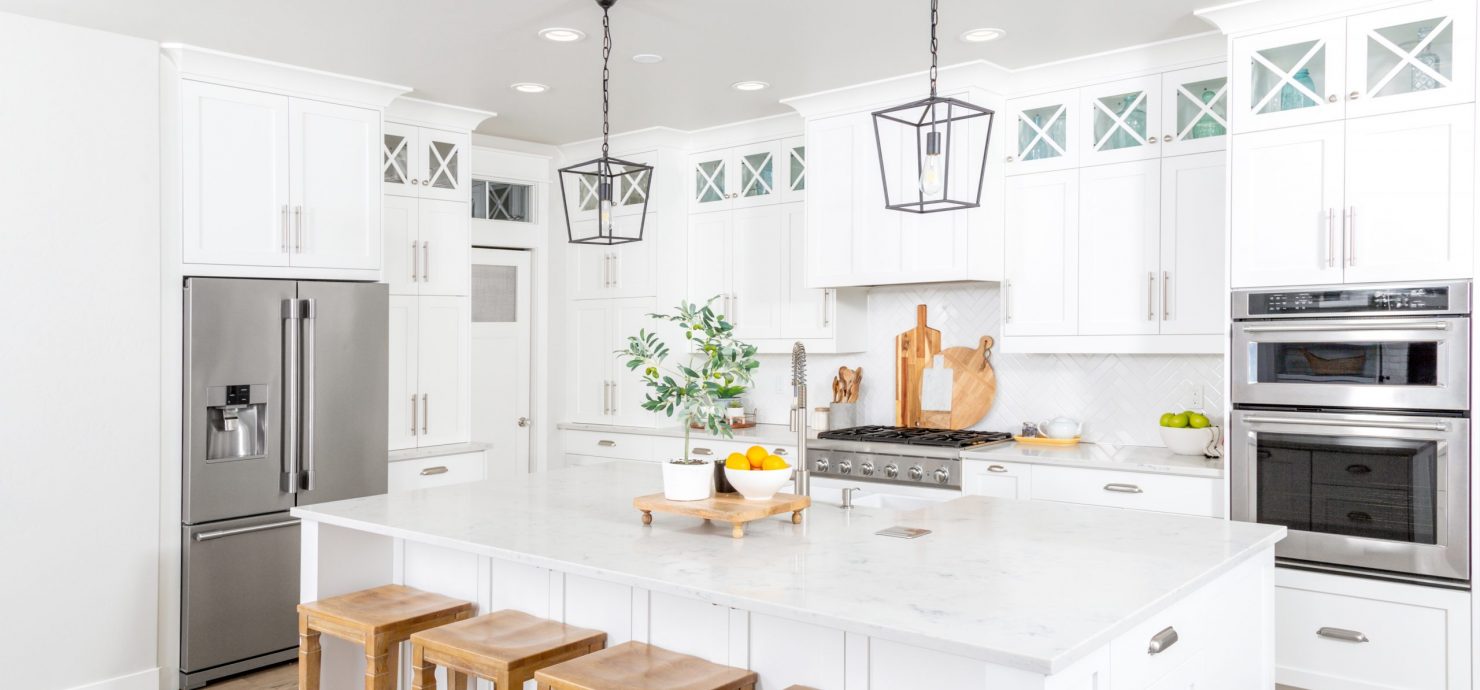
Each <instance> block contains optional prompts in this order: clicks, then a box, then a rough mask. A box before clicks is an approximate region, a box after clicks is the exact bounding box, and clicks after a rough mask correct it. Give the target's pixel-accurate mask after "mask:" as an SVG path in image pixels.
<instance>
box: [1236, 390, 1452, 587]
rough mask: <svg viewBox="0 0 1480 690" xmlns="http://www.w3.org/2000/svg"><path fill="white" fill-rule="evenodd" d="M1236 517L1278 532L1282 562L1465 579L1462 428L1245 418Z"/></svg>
mask: <svg viewBox="0 0 1480 690" xmlns="http://www.w3.org/2000/svg"><path fill="white" fill-rule="evenodd" d="M1235 424H1236V425H1239V426H1241V432H1242V433H1243V435H1244V443H1243V444H1242V446H1241V447H1239V448H1238V449H1237V452H1236V454H1235V462H1236V465H1235V473H1236V474H1235V497H1234V498H1235V511H1234V512H1235V518H1236V519H1240V520H1248V521H1252V522H1261V523H1265V524H1271V525H1284V526H1285V527H1288V528H1289V529H1290V536H1289V537H1288V538H1287V539H1286V540H1285V541H1284V542H1281V544H1280V546H1279V547H1278V548H1277V552H1278V553H1279V555H1280V556H1282V557H1286V558H1298V559H1301V560H1309V561H1316V562H1322V563H1332V564H1339V565H1348V566H1355V567H1366V568H1374V569H1379V570H1393V571H1398V572H1404V573H1411V574H1418V575H1431V576H1435V577H1449V578H1458V579H1464V578H1467V577H1468V575H1469V570H1468V555H1467V546H1466V545H1467V544H1468V515H1469V501H1468V486H1469V474H1468V461H1467V458H1468V453H1467V452H1466V444H1467V434H1468V422H1467V420H1464V419H1453V418H1433V417H1407V416H1401V417H1400V416H1390V415H1373V414H1329V413H1294V412H1263V411H1260V412H1254V411H1243V412H1238V413H1236V414H1235Z"/></svg>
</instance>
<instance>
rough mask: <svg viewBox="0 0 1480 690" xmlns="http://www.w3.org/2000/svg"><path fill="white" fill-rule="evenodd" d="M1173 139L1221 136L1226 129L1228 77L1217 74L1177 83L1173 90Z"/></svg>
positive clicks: (1225, 132) (1185, 139)
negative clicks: (1198, 79) (1174, 110)
mask: <svg viewBox="0 0 1480 690" xmlns="http://www.w3.org/2000/svg"><path fill="white" fill-rule="evenodd" d="M1172 98H1173V100H1174V101H1175V103H1176V119H1175V120H1174V121H1173V123H1172V125H1173V127H1175V128H1176V129H1175V131H1174V132H1173V134H1172V137H1173V138H1174V140H1176V141H1190V140H1194V139H1208V138H1212V137H1221V136H1223V135H1225V134H1227V133H1228V78H1227V77H1216V78H1213V79H1204V80H1201V81H1194V82H1189V83H1185V84H1178V85H1177V91H1176V93H1174V94H1172Z"/></svg>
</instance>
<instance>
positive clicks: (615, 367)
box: [606, 299, 682, 427]
mask: <svg viewBox="0 0 1480 690" xmlns="http://www.w3.org/2000/svg"><path fill="white" fill-rule="evenodd" d="M654 311H656V305H655V304H654V302H653V300H651V299H636V300H623V301H622V302H621V303H620V304H619V305H617V306H615V307H613V314H612V321H611V323H612V334H611V336H610V339H609V340H607V343H606V358H607V361H608V362H609V363H610V366H611V371H612V375H611V379H612V393H611V399H612V414H611V417H610V419H611V422H609V423H611V424H621V425H627V426H649V427H650V426H655V420H654V415H655V413H653V412H648V411H647V410H644V409H642V403H643V401H644V400H646V399H647V391H648V389H647V386H646V385H644V384H643V382H642V380H641V378H640V377H639V376H638V374H637V373H636V372H634V371H632V370H631V369H628V368H627V363H626V362H625V361H622V360H621V359H619V358H617V356H616V354H615V352H616V351H617V350H620V349H626V347H627V338H628V337H631V336H634V335H637V332H638V331H639V330H641V329H644V328H645V329H647V330H649V331H653V330H656V331H657V332H658V335H659V337H661V338H663V340H664V342H669V343H674V342H677V340H675V339H674V335H676V334H675V333H673V332H670V329H666V328H665V327H664V326H663V324H660V323H658V322H656V321H654V320H653V319H652V318H651V317H649V316H648V314H651V313H653V312H654ZM674 355H675V356H682V354H681V353H679V352H675V353H674Z"/></svg>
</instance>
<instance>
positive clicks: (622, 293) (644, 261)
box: [609, 213, 658, 297]
mask: <svg viewBox="0 0 1480 690" xmlns="http://www.w3.org/2000/svg"><path fill="white" fill-rule="evenodd" d="M642 223H643V218H642V216H640V215H625V216H617V217H616V218H615V219H614V220H613V221H612V225H613V227H614V228H615V230H616V233H617V234H618V235H619V236H623V237H630V236H635V235H636V234H637V231H638V226H639V225H641V224H642ZM656 227H658V216H657V214H656V213H649V214H648V215H647V225H646V226H645V227H644V234H645V235H646V237H647V239H644V240H643V241H641V242H628V243H625V244H619V245H616V246H614V247H612V249H611V251H612V260H611V268H610V269H609V270H610V271H611V285H612V289H611V296H613V297H652V296H654V295H656V294H657V285H658V281H657V278H656V276H655V275H654V269H655V268H656V267H657V261H656V259H655V258H654V256H655V255H654V253H653V252H654V251H656V249H657V246H658V243H657V242H656V241H654V240H653V237H652V235H651V234H647V233H650V232H651V231H652V230H653V229H654V228H656Z"/></svg>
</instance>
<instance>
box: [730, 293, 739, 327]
mask: <svg viewBox="0 0 1480 690" xmlns="http://www.w3.org/2000/svg"><path fill="white" fill-rule="evenodd" d="M739 320H740V295H730V323H735V322H737V321H739Z"/></svg>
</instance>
